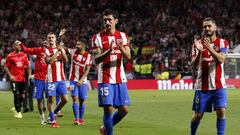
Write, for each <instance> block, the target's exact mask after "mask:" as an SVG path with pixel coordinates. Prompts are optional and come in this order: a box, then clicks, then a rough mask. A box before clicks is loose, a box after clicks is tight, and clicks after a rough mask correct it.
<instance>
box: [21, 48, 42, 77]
mask: <svg viewBox="0 0 240 135" xmlns="http://www.w3.org/2000/svg"><path fill="white" fill-rule="evenodd" d="M21 48H22V50H23V52H25V53H28V54H31V55H37V57H36V59H35V69H34V78H35V79H37V80H46V76H47V63H46V61H45V57H46V55H45V48H42V47H38V48H27V47H26V46H25V45H24V44H21Z"/></svg>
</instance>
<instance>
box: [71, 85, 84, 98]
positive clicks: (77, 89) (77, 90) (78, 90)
mask: <svg viewBox="0 0 240 135" xmlns="http://www.w3.org/2000/svg"><path fill="white" fill-rule="evenodd" d="M70 89H71V91H72V94H71V96H72V97H73V96H78V98H79V99H87V96H88V93H87V85H86V84H82V85H80V86H77V82H75V81H70Z"/></svg>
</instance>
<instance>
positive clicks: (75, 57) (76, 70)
mask: <svg viewBox="0 0 240 135" xmlns="http://www.w3.org/2000/svg"><path fill="white" fill-rule="evenodd" d="M66 53H67V54H70V56H71V69H70V76H69V80H71V81H77V82H78V81H79V80H80V79H81V78H82V76H83V74H84V72H85V68H86V66H89V67H90V66H92V56H91V54H89V53H88V52H86V51H85V52H84V53H83V54H80V53H79V52H78V51H76V49H67V50H66ZM83 83H87V77H85V79H84V81H83Z"/></svg>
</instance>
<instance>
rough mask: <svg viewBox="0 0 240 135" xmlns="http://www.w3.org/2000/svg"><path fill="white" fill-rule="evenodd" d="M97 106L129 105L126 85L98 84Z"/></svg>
mask: <svg viewBox="0 0 240 135" xmlns="http://www.w3.org/2000/svg"><path fill="white" fill-rule="evenodd" d="M98 105H99V106H101V107H103V106H108V105H111V106H114V107H119V106H125V105H128V106H129V105H130V99H129V96H128V89H127V86H126V83H118V84H109V83H101V84H98Z"/></svg>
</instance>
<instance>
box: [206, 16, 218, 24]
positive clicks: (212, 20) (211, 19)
mask: <svg viewBox="0 0 240 135" xmlns="http://www.w3.org/2000/svg"><path fill="white" fill-rule="evenodd" d="M206 21H211V22H213V23H214V24H216V25H217V23H216V21H215V20H214V19H213V18H212V17H207V18H205V19H204V20H203V22H206Z"/></svg>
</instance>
